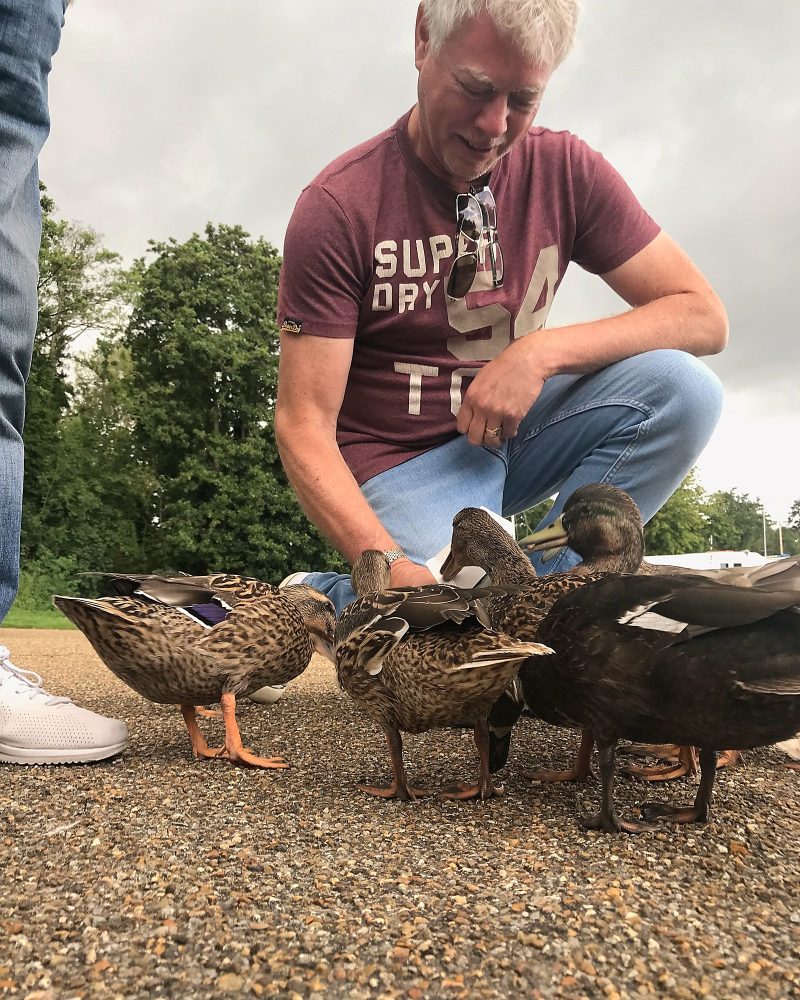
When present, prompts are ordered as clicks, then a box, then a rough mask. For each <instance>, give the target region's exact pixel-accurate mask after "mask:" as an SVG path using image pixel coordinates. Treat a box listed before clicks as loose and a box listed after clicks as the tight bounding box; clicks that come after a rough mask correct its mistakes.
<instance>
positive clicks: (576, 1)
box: [422, 0, 580, 69]
mask: <svg viewBox="0 0 800 1000" xmlns="http://www.w3.org/2000/svg"><path fill="white" fill-rule="evenodd" d="M422 7H423V9H424V11H425V21H426V22H427V25H428V33H429V38H430V45H431V50H432V51H433V52H434V53H436V52H438V51H439V49H441V47H442V45H444V43H445V42H446V41H447V39H448V38H449V37H450V36H451V35H452V34H453V32H454V31H455V30H456V29H457V28H458V27H460V25H461V24H462V23H463V22H464V21H466V20H469V19H470V18H472V17H477V16H478V15H479V14H482V13H483V12H484V11H486V13H487V14H488V15H489V17H490V18H491V19H492V21H493V22H494V23H495V25H496V26H497V29H498V30H499V31H501V32H503V33H504V34H507V35H509V36H510V37H511V39H512V40H513V42H514V44H515V45H516V46H517V48H519V49H520V50H521V51H522V52H523V53H524V54H525V55H526V56H527V57H528V58H529V59H530V60H531V61H532V62H535V63H537V64H544V65H546V66H550V67H551V68H552V69H555V67H556V66H558V65H559V63H561V62H562V61H563V60H564V58H565V57H566V55H567V53H568V52H569V50H570V49H571V48H572V43H573V42H574V40H575V29H576V27H577V24H578V13H579V11H580V0H422Z"/></svg>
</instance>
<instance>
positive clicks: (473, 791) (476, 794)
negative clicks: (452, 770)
mask: <svg viewBox="0 0 800 1000" xmlns="http://www.w3.org/2000/svg"><path fill="white" fill-rule="evenodd" d="M503 791H504V789H503V786H502V785H496V784H495V783H494V782H493V781H492V780H491V778H489V780H488V781H481V782H479V783H478V784H477V785H469V784H466V783H464V784H459V785H454V786H453V787H452V788H448V789H447V791H445V792H441V793H440V795H439V798H441V799H447V800H451V801H462V802H466V801H468V800H469V799H495V798H500V796H501V795H502V794H503Z"/></svg>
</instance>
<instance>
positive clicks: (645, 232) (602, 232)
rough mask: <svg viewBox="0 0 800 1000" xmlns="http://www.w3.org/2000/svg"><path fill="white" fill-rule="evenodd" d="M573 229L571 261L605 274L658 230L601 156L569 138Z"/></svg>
mask: <svg viewBox="0 0 800 1000" xmlns="http://www.w3.org/2000/svg"><path fill="white" fill-rule="evenodd" d="M571 159H572V170H573V185H574V191H575V213H576V231H575V243H574V246H573V252H572V259H573V260H574V261H575V262H576V263H577V264H580V266H581V267H583V268H585V270H587V271H590V272H591V273H592V274H606V273H608V272H609V271H612V270H613V269H614V268H615V267H619V266H620V265H621V264H624V263H625V261H627V260H630V259H631V257H633V256H634V255H635V254H637V253H638V252H639V251H640V250H643V249H644V248H645V247H646V246H647V245H648V244H649V243H651V242H652V241H653V240H654V239H655V238H656V236H657V235H658V234H659V232H660V231H661V227H660V226H659V225H658V223H656V222H655V221H654V220H653V219H652V218H651V217H650V215H648V214H647V212H646V211H645V210H644V208H642V206H641V204H640V203H639V201H638V199H637V198H636V195H634V193H633V191H631V189H630V188H629V187H628V185H627V183H626V182H625V180H624V179H623V178H622V177H621V175H620V174H619V173H617V171H616V170H615V169H614V168H613V167H612V166H611V164H610V163H609V162H608V160H606V159H605V158H604V157H603V156H602V155H601V154H600V153H598V152H596V151H595V150H594V149H592V148H591V147H590V146H588V145H587V144H586V143H585V142H583V141H582V140H580V139H577V138H576V137H573V149H572V158H571Z"/></svg>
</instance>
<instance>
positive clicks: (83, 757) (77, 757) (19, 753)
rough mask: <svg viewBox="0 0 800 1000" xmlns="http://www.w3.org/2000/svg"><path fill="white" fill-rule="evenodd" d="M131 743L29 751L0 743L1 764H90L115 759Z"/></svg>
mask: <svg viewBox="0 0 800 1000" xmlns="http://www.w3.org/2000/svg"><path fill="white" fill-rule="evenodd" d="M128 743H129V741H128V740H123V741H122V742H121V743H112V744H111V745H110V746H107V747H88V748H86V749H85V750H65V749H61V750H49V751H44V750H41V749H38V750H27V749H25V748H24V747H10V746H6V745H5V744H3V743H0V763H3V764H89V763H91V762H93V761H98V760H107V759H108V758H109V757H115V756H116V755H117V754H120V753H122V751H123V750H124V749H125V748H126V747H127V746H128Z"/></svg>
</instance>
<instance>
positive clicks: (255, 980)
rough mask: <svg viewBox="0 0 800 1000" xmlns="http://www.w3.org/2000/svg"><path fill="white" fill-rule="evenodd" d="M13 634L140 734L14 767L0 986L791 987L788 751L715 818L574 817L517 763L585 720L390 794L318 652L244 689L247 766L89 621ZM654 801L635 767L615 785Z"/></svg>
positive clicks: (615, 992)
mask: <svg viewBox="0 0 800 1000" xmlns="http://www.w3.org/2000/svg"><path fill="white" fill-rule="evenodd" d="M3 641H4V643H6V644H7V645H9V646H10V647H11V649H12V652H13V655H14V660H15V662H16V663H17V664H18V665H19V666H24V667H28V668H33V669H36V670H37V671H38V672H40V673H42V674H43V675H44V677H45V681H46V685H47V687H48V689H50V690H51V691H53V692H56V693H62V694H63V693H65V694H69V695H71V696H72V697H73V698H74V699H75V700H76V701H78V702H79V703H80V704H83V705H85V706H86V707H89V708H93V709H95V710H96V711H99V712H103V713H105V714H112V715H115V716H117V717H119V718H122V719H124V720H125V721H126V722H127V724H128V726H129V728H130V731H131V744H130V747H129V748H128V750H127V751H126V752H125V753H124V754H123V755H122V756H121V757H120V758H118V759H117V760H115V761H112V762H110V763H105V764H97V765H87V766H71V767H51V768H45V767H38V768H24V767H15V766H5V767H3V768H2V770H0V806H1V808H2V815H3V816H4V820H3V828H2V833H0V841H1V843H2V847H1V848H0V850H1V851H2V896H1V897H0V898H1V905H0V995H7V996H13V997H27V998H28V1000H43V998H50V997H52V998H58V1000H61V998H71V997H93V996H109V997H190V996H197V997H206V996H209V997H210V996H214V997H216V996H224V995H236V994H240V995H244V996H256V997H262V996H263V997H272V996H277V997H282V998H283V997H289V998H298V997H303V998H305V997H313V998H320V1000H321V998H322V997H323V996H324V997H351V998H354V1000H358V998H361V997H364V998H367V997H405V998H410V1000H422V998H427V997H445V998H454V1000H455V998H466V997H470V998H473V997H486V998H493V997H498V998H507V997H511V996H513V995H514V994H517V993H521V994H522V995H523V996H525V997H592V998H593V997H632V996H649V995H653V994H657V995H660V996H667V997H686V998H695V997H702V996H708V997H712V998H715V1000H719V998H736V997H790V996H791V997H795V996H800V961H799V960H798V959H800V892H798V888H799V887H800V878H799V877H798V876H799V874H800V836H799V835H800V822H799V821H798V806H800V774H798V773H797V772H792V771H788V770H785V769H778V768H776V764H777V762H778V761H779V760H780V759H781V756H780V755H779V754H778V753H777V752H776V751H773V750H762V751H758V752H753V753H751V754H748V756H747V760H746V763H745V764H744V765H743V766H742V767H740V768H739V769H736V770H734V771H725V772H722V773H721V774H720V777H719V780H718V784H717V791H716V800H715V802H716V805H715V811H714V815H713V818H712V821H711V822H710V823H709V824H708V825H706V826H695V827H682V828H675V827H669V828H666V829H665V830H664V832H658V833H648V834H644V835H642V836H639V837H625V836H620V837H609V836H606V835H602V834H598V833H586V832H584V831H582V830H581V829H580V828H579V827H578V825H577V823H576V819H575V817H576V813H577V812H578V810H579V808H580V806H581V803H582V802H583V803H585V805H587V806H588V805H594V802H595V800H596V789H595V788H593V787H590V786H587V787H584V788H582V789H576V788H575V787H572V786H541V785H538V784H531V783H530V782H527V781H526V780H525V779H524V778H523V777H522V775H521V773H520V772H521V770H522V768H523V767H524V766H529V765H532V764H534V763H537V764H538V763H544V764H547V765H555V766H564V765H566V764H567V762H568V760H569V758H570V755H571V751H572V750H573V748H574V746H575V743H576V739H575V736H574V735H573V734H568V733H564V732H563V731H560V730H555V729H549V728H547V727H545V726H540V725H537V724H534V723H533V722H527V723H525V724H523V726H522V727H521V728H520V730H519V736H518V737H517V739H516V745H515V748H514V750H512V759H511V762H510V763H509V765H508V767H507V768H506V772H507V774H506V780H505V787H506V792H505V795H504V796H503V798H501V799H494V800H492V801H489V802H486V803H458V802H442V801H438V800H436V799H426V800H422V801H418V802H415V803H411V804H405V803H399V802H384V801H380V800H376V799H371V798H369V797H367V796H366V795H364V794H363V793H360V792H359V791H358V790H357V789H356V788H355V785H356V783H357V782H358V781H360V780H362V779H363V778H364V777H368V778H369V779H370V780H371V781H384V780H386V779H387V778H388V775H389V763H388V757H387V756H386V754H385V752H384V745H383V741H382V738H381V737H380V735H379V734H378V733H377V731H376V730H375V728H374V726H373V725H372V724H371V723H370V722H369V721H368V720H364V719H362V717H361V716H360V715H359V714H358V713H357V712H356V711H355V708H354V707H353V706H352V704H351V702H350V701H349V700H348V699H347V698H346V696H345V695H343V694H341V693H340V692H339V691H338V689H337V687H336V682H335V678H334V675H333V669H332V667H330V665H328V664H326V663H325V662H324V661H321V660H319V661H317V660H315V662H314V663H313V664H312V666H311V667H310V668H309V670H308V671H306V673H305V674H304V675H303V677H301V678H299V679H298V680H297V681H295V682H294V683H293V684H292V685H291V686H290V688H289V690H288V692H287V694H286V695H285V696H284V698H283V700H282V701H281V702H279V703H278V704H276V705H274V706H261V705H256V704H254V703H252V702H245V703H244V704H243V705H242V706H241V711H240V723H241V728H242V732H243V734H244V736H245V739H246V742H247V743H248V745H251V746H253V747H254V748H257V749H258V751H259V752H262V753H267V754H273V755H274V754H278V753H282V754H285V755H286V757H287V758H288V759H289V761H290V762H291V764H292V766H291V768H290V769H289V770H287V771H282V772H276V771H272V772H259V771H252V770H243V769H238V768H234V767H232V766H231V765H229V764H227V763H226V762H224V761H211V762H200V761H195V760H193V759H192V757H191V753H190V750H189V740H188V737H187V734H186V731H185V729H184V726H183V721H182V719H181V718H180V714H179V713H178V711H177V710H176V709H171V708H166V707H162V706H155V705H150V704H148V703H147V702H145V701H143V700H142V699H141V698H139V697H138V696H137V695H135V694H134V693H133V692H132V691H130V690H129V689H128V688H126V687H125V686H124V685H122V684H121V683H120V682H119V681H117V679H116V678H115V677H113V676H112V675H111V674H110V673H109V672H108V671H107V670H106V668H105V667H103V665H102V664H101V663H100V661H99V660H98V659H97V657H96V656H95V655H94V653H93V652H92V650H91V649H90V647H89V645H88V643H87V642H86V641H85V639H84V638H83V637H82V636H81V635H80V634H79V633H77V632H47V631H40V632H26V631H16V630H13V629H7V630H4V632H3ZM201 724H202V726H203V728H204V729H205V730H206V731H210V732H214V731H215V730H216V729H217V728H218V727H219V728H221V723H220V722H217V721H216V720H201ZM214 735H215V736H216V733H214ZM406 748H407V753H406V758H407V764H408V770H409V774H410V776H412V779H416V778H419V776H420V775H423V774H424V775H427V776H428V778H429V779H430V780H431V781H432V782H434V783H435V784H436V785H437V786H444V785H446V784H448V783H451V782H452V781H454V780H461V779H464V778H466V777H468V776H471V775H472V774H474V772H475V765H476V757H475V754H474V750H473V745H472V738H471V734H468V733H461V732H439V733H431V734H427V735H424V736H418V737H408V738H407V739H406ZM687 784H689V785H690V787H687ZM652 791H653V792H654V795H651V797H656V798H673V797H675V796H676V794H677V795H678V796H680V798H681V799H683V800H688V799H690V798H691V797H692V796H693V794H694V788H693V786H691V783H687V782H675V783H672V784H671V785H669V786H660V787H658V788H656V789H653V790H652ZM642 797H643V789H642V786H640V785H638V784H634V783H628V782H623V783H621V787H620V790H619V796H618V800H619V803H620V805H622V806H624V807H626V808H628V809H630V808H633V807H634V806H635V804H636V802H637V801H639V800H641V798H642Z"/></svg>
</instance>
